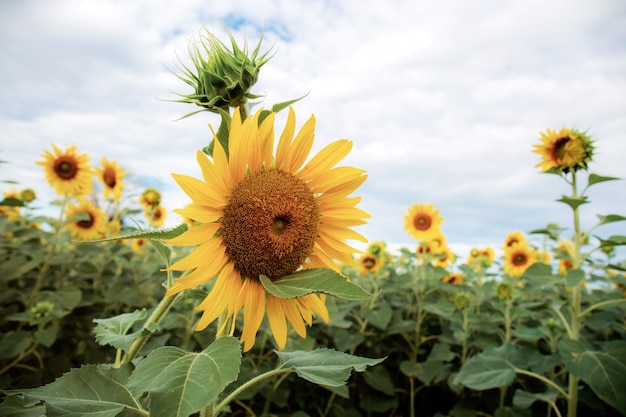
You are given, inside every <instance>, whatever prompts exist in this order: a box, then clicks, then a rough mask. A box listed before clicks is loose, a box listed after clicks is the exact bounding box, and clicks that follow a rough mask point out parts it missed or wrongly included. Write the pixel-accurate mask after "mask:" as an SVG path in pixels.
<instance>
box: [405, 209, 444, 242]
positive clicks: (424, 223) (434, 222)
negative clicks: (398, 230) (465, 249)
mask: <svg viewBox="0 0 626 417" xmlns="http://www.w3.org/2000/svg"><path fill="white" fill-rule="evenodd" d="M442 223H443V217H441V216H440V215H439V210H435V208H434V206H433V204H417V203H415V204H413V205H412V206H411V207H409V212H408V213H407V214H406V215H405V216H404V230H406V231H407V232H408V234H409V236H411V237H414V238H415V239H417V240H422V241H424V242H430V241H431V240H432V239H433V238H435V237H437V236H440V235H441V231H440V229H439V226H440V225H441V224H442Z"/></svg>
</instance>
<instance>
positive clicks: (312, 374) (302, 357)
mask: <svg viewBox="0 0 626 417" xmlns="http://www.w3.org/2000/svg"><path fill="white" fill-rule="evenodd" d="M276 354H277V355H278V358H279V359H280V362H281V363H280V366H279V369H293V370H295V371H296V373H297V374H298V376H300V377H301V378H304V379H306V380H307V381H310V382H313V383H315V384H320V385H328V386H331V387H336V386H339V385H343V384H345V383H346V382H347V381H348V377H349V376H350V372H351V371H352V369H354V370H355V371H357V372H363V371H364V370H365V368H367V367H368V366H374V365H376V364H379V363H380V362H382V361H384V360H385V358H381V359H370V358H363V357H361V356H354V355H349V354H347V353H343V352H339V351H336V350H333V349H326V348H323V349H316V350H312V351H310V352H304V351H301V350H299V351H295V352H278V351H277V352H276Z"/></svg>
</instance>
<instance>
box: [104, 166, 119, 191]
mask: <svg viewBox="0 0 626 417" xmlns="http://www.w3.org/2000/svg"><path fill="white" fill-rule="evenodd" d="M102 181H103V182H104V183H105V184H106V185H107V187H109V188H115V184H116V183H117V178H116V175H115V170H114V169H113V168H111V167H106V168H105V170H104V171H103V172H102Z"/></svg>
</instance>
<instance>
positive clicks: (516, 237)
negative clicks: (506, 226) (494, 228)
mask: <svg viewBox="0 0 626 417" xmlns="http://www.w3.org/2000/svg"><path fill="white" fill-rule="evenodd" d="M520 243H522V244H523V243H526V237H525V236H524V234H523V233H522V232H520V231H518V230H516V231H514V232H511V233H509V234H507V235H506V239H505V240H504V249H505V250H506V249H510V248H512V247H513V246H517V245H519V244H520Z"/></svg>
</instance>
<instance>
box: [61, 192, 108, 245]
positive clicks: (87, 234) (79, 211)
mask: <svg viewBox="0 0 626 417" xmlns="http://www.w3.org/2000/svg"><path fill="white" fill-rule="evenodd" d="M65 216H66V219H67V224H66V225H65V228H66V229H67V230H68V231H69V232H70V233H72V235H73V236H74V237H77V238H79V239H82V240H89V239H98V238H100V237H102V235H103V234H104V233H105V228H106V214H105V213H104V212H103V211H102V210H101V209H100V208H97V207H95V206H94V205H93V203H91V202H90V201H88V200H82V201H80V202H79V203H78V204H69V205H68V206H67V209H66V210H65Z"/></svg>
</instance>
